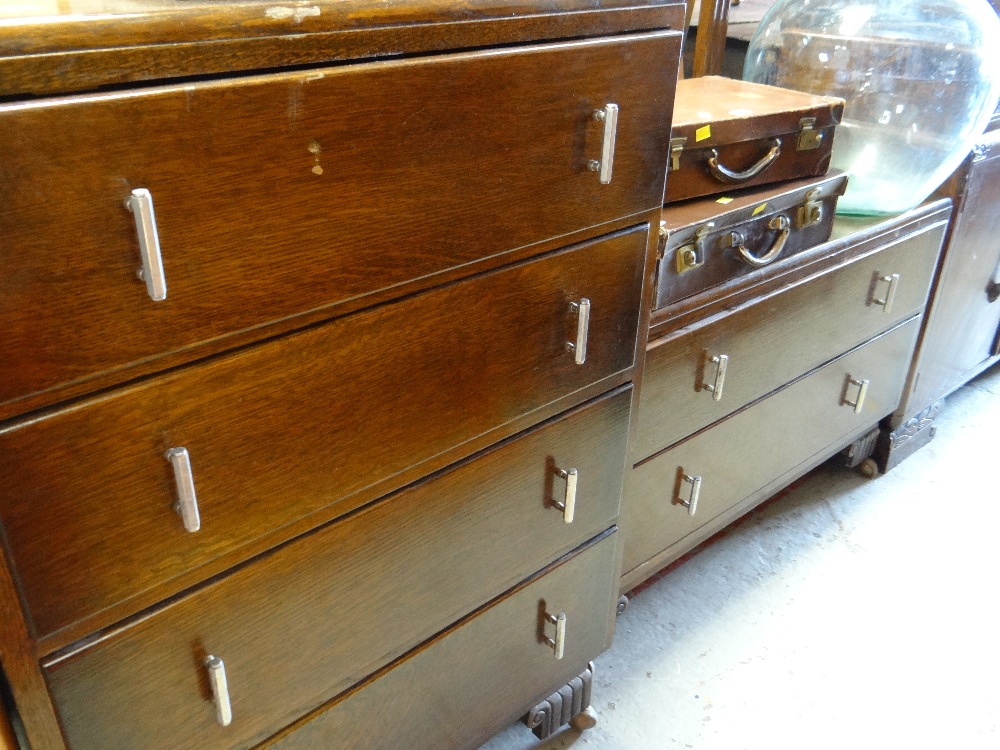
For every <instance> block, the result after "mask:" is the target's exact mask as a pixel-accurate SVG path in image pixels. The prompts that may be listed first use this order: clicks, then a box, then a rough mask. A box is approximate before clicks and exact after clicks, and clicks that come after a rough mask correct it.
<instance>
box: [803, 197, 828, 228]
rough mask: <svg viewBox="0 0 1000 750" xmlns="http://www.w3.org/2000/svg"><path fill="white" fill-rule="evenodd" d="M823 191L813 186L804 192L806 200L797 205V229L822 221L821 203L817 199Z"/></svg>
mask: <svg viewBox="0 0 1000 750" xmlns="http://www.w3.org/2000/svg"><path fill="white" fill-rule="evenodd" d="M822 192H823V191H822V190H820V189H819V188H814V189H813V190H810V191H809V192H808V193H806V200H805V203H803V204H802V205H801V206H799V222H798V223H799V229H805V228H806V227H811V226H813V225H815V224H819V223H820V222H821V221H823V203H822V201H820V200H819V198H820V194H821V193H822Z"/></svg>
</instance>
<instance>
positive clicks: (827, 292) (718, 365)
mask: <svg viewBox="0 0 1000 750" xmlns="http://www.w3.org/2000/svg"><path fill="white" fill-rule="evenodd" d="M945 227H946V224H944V223H943V222H940V223H936V224H933V225H930V226H929V227H926V228H924V229H922V230H920V231H918V232H916V233H913V234H910V235H908V236H906V237H905V238H904V239H902V240H900V241H899V242H895V243H892V244H888V245H884V246H883V247H882V248H881V249H879V250H877V251H876V252H874V253H871V254H868V255H865V256H862V257H861V258H858V259H856V260H854V261H852V262H850V263H847V264H845V265H841V266H836V267H834V268H832V269H830V270H828V271H826V272H824V273H822V274H820V275H818V276H813V277H811V278H809V279H807V280H805V281H804V282H802V283H799V284H796V285H794V286H790V287H786V288H783V289H780V290H779V291H778V292H777V293H774V294H770V295H767V296H764V297H761V298H760V299H755V300H753V302H752V303H750V304H748V305H746V306H744V307H742V308H739V309H737V310H735V311H733V312H732V313H729V314H726V315H725V316H724V317H722V318H721V319H715V320H713V321H711V322H710V323H708V324H706V325H701V326H698V327H696V328H695V329H694V330H689V331H686V332H684V333H683V334H682V335H680V336H671V337H669V338H664V339H661V340H660V341H656V342H653V343H651V344H650V346H649V348H648V349H647V351H646V364H645V368H644V373H643V380H642V390H641V392H640V396H639V411H638V430H637V433H636V442H635V449H634V452H633V456H632V457H633V459H635V460H640V459H642V458H645V457H647V456H650V455H652V454H653V453H655V452H657V451H658V450H661V449H662V448H666V447H667V446H669V445H672V444H673V443H675V442H677V441H678V440H681V439H683V438H685V437H687V436H688V435H690V434H692V433H693V432H696V431H697V430H700V429H701V428H703V427H705V426H707V425H709V424H711V423H712V422H715V421H716V420H718V419H721V418H722V417H724V416H726V415H727V414H731V413H732V412H734V411H736V410H737V409H739V408H740V407H742V406H745V405H746V404H749V403H750V402H751V401H754V400H756V399H758V398H760V397H762V396H765V395H767V394H768V393H770V392H771V391H773V390H775V389H777V388H780V387H781V386H783V385H785V384H786V383H788V382H789V381H791V380H793V379H794V378H797V377H798V376H800V375H802V374H804V373H806V372H808V371H809V370H811V369H813V368H814V367H818V366H819V365H822V364H823V363H825V362H828V361H829V360H831V359H832V358H834V357H836V356H838V355H839V354H842V353H843V352H845V351H846V350H848V349H850V348H852V347H854V346H857V345H858V344H860V343H861V342H863V341H866V340H867V339H869V338H871V337H872V336H874V335H875V334H877V333H879V332H880V331H884V330H886V329H887V328H890V327H891V326H893V325H895V324H896V323H898V322H900V321H902V320H905V319H906V318H908V317H910V316H911V315H913V314H914V313H916V312H918V311H919V310H921V309H922V308H923V305H924V302H925V301H926V299H927V291H928V288H929V287H930V283H931V277H932V276H933V273H934V269H935V267H936V260H937V257H938V253H939V251H940V249H941V240H942V238H943V236H944V230H945Z"/></svg>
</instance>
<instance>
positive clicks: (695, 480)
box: [677, 474, 701, 516]
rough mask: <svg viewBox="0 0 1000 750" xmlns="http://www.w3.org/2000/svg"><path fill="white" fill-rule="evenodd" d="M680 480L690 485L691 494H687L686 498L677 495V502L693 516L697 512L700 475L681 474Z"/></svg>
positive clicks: (699, 494)
mask: <svg viewBox="0 0 1000 750" xmlns="http://www.w3.org/2000/svg"><path fill="white" fill-rule="evenodd" d="M681 481H682V483H685V484H690V485H691V494H690V495H688V499H687V500H684V499H683V498H681V497H680V496H678V497H677V502H679V503H680V504H681V505H683V506H684V507H685V508H687V509H688V515H689V516H693V515H694V514H695V513H697V512H698V498H699V497H700V496H701V477H692V476H688V475H687V474H681Z"/></svg>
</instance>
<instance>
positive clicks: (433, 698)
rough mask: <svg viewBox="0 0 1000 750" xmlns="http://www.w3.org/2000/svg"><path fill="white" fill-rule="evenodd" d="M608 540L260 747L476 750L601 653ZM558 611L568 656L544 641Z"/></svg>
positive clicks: (608, 595) (607, 607)
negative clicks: (550, 619)
mask: <svg viewBox="0 0 1000 750" xmlns="http://www.w3.org/2000/svg"><path fill="white" fill-rule="evenodd" d="M615 542H616V535H615V534H612V533H610V532H609V533H605V534H604V535H602V536H601V537H599V539H598V541H596V542H594V543H591V544H590V545H589V546H588V547H586V548H584V549H583V551H581V552H578V553H575V554H574V555H572V556H570V557H569V558H568V559H566V560H564V561H563V562H562V563H561V564H558V565H556V566H554V567H553V568H552V569H550V570H549V571H548V572H547V573H545V574H544V575H542V576H541V577H540V578H537V579H535V580H534V581H533V582H530V583H528V584H527V585H524V586H522V587H521V588H519V589H517V590H515V591H514V592H513V593H511V594H508V595H507V596H505V597H503V598H501V599H499V600H498V601H496V602H494V603H493V604H491V605H489V606H488V607H486V608H485V609H483V610H482V611H480V612H478V613H476V614H474V615H473V616H471V617H469V618H468V619H467V620H465V621H463V622H462V623H459V624H458V625H457V626H455V627H454V628H452V629H450V630H448V631H446V632H445V633H443V634H442V635H440V636H438V637H437V638H435V639H433V640H432V641H430V642H428V643H426V644H424V645H423V646H422V647H420V648H418V649H416V650H415V651H414V652H412V653H411V654H409V655H407V656H405V657H404V658H403V659H401V660H400V661H399V662H397V663H396V664H394V665H392V666H390V667H389V668H388V669H387V670H385V671H384V672H383V673H381V674H380V675H376V677H375V678H373V679H372V680H370V681H368V682H367V683H365V684H363V685H362V686H360V687H359V688H357V689H355V690H354V691H352V692H350V693H348V694H346V695H344V696H342V697H341V698H339V699H338V700H336V701H334V702H332V703H330V704H328V705H327V706H326V707H324V708H322V709H320V710H319V711H318V712H316V713H315V714H313V716H311V717H309V718H308V719H307V720H305V721H304V722H302V723H300V724H299V725H298V726H296V727H293V728H292V729H291V730H290V731H288V732H286V733H284V734H283V735H281V736H278V737H276V738H274V739H273V740H272V741H271V742H269V743H265V745H264V746H265V747H268V748H271V750H316V748H328V747H370V748H419V747H427V748H431V747H432V748H435V750H447V749H448V748H475V747H479V746H480V745H481V744H482V743H483V742H484V741H485V740H487V739H488V738H489V737H491V736H492V735H494V734H495V733H496V732H497V731H499V730H500V729H502V728H503V727H504V726H506V725H507V724H509V723H510V722H511V721H513V720H514V719H515V718H516V717H517V716H518V715H520V714H521V713H523V712H525V711H527V710H528V709H529V708H531V706H532V705H534V704H535V703H537V702H538V701H541V700H543V699H544V698H545V697H546V696H547V695H549V694H550V693H551V692H553V691H554V690H556V689H558V688H559V687H560V686H561V685H563V684H565V683H566V682H568V681H569V680H571V679H572V678H573V677H575V676H576V675H577V674H579V673H580V672H581V671H583V669H584V667H585V666H586V664H587V662H588V661H589V660H590V659H592V658H593V657H594V656H596V655H597V654H598V653H600V652H601V651H603V650H604V649H605V648H606V647H607V645H608V643H609V642H610V638H611V626H612V622H613V619H614V615H613V612H614V603H615V601H616V599H617V585H618V581H617V580H616V578H615V575H614V573H615ZM560 613H565V615H566V636H565V652H564V654H563V658H562V659H557V658H556V656H555V653H554V651H553V649H552V647H551V646H549V645H548V644H547V643H546V642H545V639H546V638H552V637H553V636H554V626H553V625H552V624H550V623H549V622H547V621H546V614H552V615H558V614H560Z"/></svg>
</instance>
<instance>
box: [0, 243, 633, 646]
mask: <svg viewBox="0 0 1000 750" xmlns="http://www.w3.org/2000/svg"><path fill="white" fill-rule="evenodd" d="M647 236H648V227H647V226H640V227H636V228H634V229H632V230H630V231H628V232H625V233H622V234H619V235H614V236H612V237H610V238H606V239H603V240H601V241H597V242H593V243H589V244H586V245H583V246H579V247H577V248H575V249H571V250H568V251H564V252H560V253H557V254H554V255H550V256H547V257H545V258H543V259H540V260H537V261H533V262H529V263H522V264H518V265H515V266H512V267H509V268H506V269H503V270H500V271H496V272H493V273H489V274H484V275H482V276H477V277H474V278H472V279H469V280H466V281H463V282H459V283H456V284H452V285H450V286H446V287H443V288H439V289H436V290H433V291H431V292H427V293H424V294H421V295H415V296H413V297H410V298H408V299H406V300H403V301H400V302H398V303H394V304H392V305H385V306H383V307H380V308H375V309H373V310H369V311H366V312H362V313H359V314H357V315H354V316H349V317H346V318H340V319H337V320H336V321H333V322H332V323H329V324H327V325H324V326H320V327H317V328H314V329H311V330H309V331H305V332H302V333H300V334H296V335H294V336H291V337H286V338H282V339H279V340H276V341H274V342H271V343H268V344H265V345H262V346H259V347H255V348H252V349H248V350H246V351H243V352H240V353H238V354H235V355H232V356H229V357H226V358H221V359H218V360H215V361H213V362H210V363H206V364H203V365H198V366H195V367H192V368H187V369H184V370H181V371H177V372H175V373H173V374H170V375H167V376H165V377H162V378H159V379H157V380H155V381H150V382H148V383H145V384H143V385H140V386H136V387H133V388H131V389H127V390H125V391H121V392H118V393H115V394H113V395H110V396H107V397H102V398H98V399H94V400H92V401H90V402H87V403H86V404H82V405H80V406H77V407H74V408H71V409H67V410H64V411H61V412H56V413H54V414H52V415H51V416H48V417H46V418H44V419H40V420H37V421H32V422H28V423H26V424H22V425H17V426H14V427H11V428H9V429H7V430H5V431H2V432H0V498H2V501H0V518H2V521H3V524H4V529H5V531H6V534H7V542H8V544H9V547H10V549H11V553H12V557H13V560H14V564H15V565H16V567H17V570H18V576H19V579H20V581H21V584H22V586H23V589H24V594H25V597H26V600H27V602H28V606H29V610H30V614H31V617H32V618H33V622H34V625H35V627H36V629H37V632H38V633H39V634H50V633H53V632H54V631H56V630H58V629H59V628H62V627H65V626H67V625H69V624H71V623H73V622H74V621H75V620H78V619H79V618H82V617H85V616H87V615H95V618H94V619H93V621H92V622H90V624H89V626H88V627H89V628H90V629H91V630H93V629H94V628H95V627H97V626H99V625H102V624H105V625H106V624H108V623H109V622H110V621H111V620H110V619H109V618H111V617H120V616H122V614H125V613H128V612H129V611H136V610H137V609H138V608H141V607H142V606H147V605H149V604H152V603H153V602H154V601H157V600H159V599H160V598H162V597H163V596H165V595H166V594H169V593H172V592H174V591H176V590H178V586H181V583H180V582H179V581H176V580H175V579H177V578H178V577H179V576H183V575H184V574H185V573H190V571H192V570H194V569H196V568H199V567H200V566H204V565H206V564H207V563H210V562H212V561H215V560H217V559H218V558H220V557H222V556H223V555H225V554H227V553H232V554H234V555H237V557H240V556H243V555H245V553H243V552H240V550H241V549H242V548H243V547H245V546H247V545H251V546H253V544H256V543H257V542H258V541H259V540H263V539H265V538H267V537H268V536H269V535H272V536H271V539H272V540H273V539H278V538H280V537H281V535H282V534H283V533H287V532H286V531H284V527H287V526H288V525H289V524H291V523H293V522H294V521H296V519H301V518H304V517H306V516H309V515H310V514H317V515H316V516H315V518H316V519H317V520H315V521H314V522H313V523H312V524H311V525H315V524H317V523H319V522H320V521H323V520H326V519H327V518H331V517H333V516H334V515H337V514H339V513H343V512H346V511H347V510H350V509H351V508H354V507H357V506H358V505H359V504H360V503H362V502H364V501H367V500H370V499H373V498H374V497H377V496H379V495H381V494H384V493H385V492H388V491H390V490H393V489H396V488H398V487H400V486H402V485H403V484H405V483H407V482H409V481H412V480H413V479H415V478H417V477H415V476H412V475H410V476H408V475H407V474H406V472H407V471H408V470H410V469H411V468H412V467H421V466H422V467H423V468H422V469H421V475H423V474H426V473H427V472H429V471H431V470H434V469H438V468H441V466H443V464H442V463H441V462H440V460H441V457H442V456H443V454H444V453H445V452H446V451H449V450H451V449H454V448H456V447H460V446H467V448H466V451H467V452H466V453H465V454H464V455H468V454H469V453H471V452H472V451H473V450H475V449H476V448H477V447H482V446H481V445H480V446H474V444H473V443H472V442H471V441H472V440H473V439H474V438H477V437H478V436H481V435H484V434H487V433H491V434H492V435H493V440H494V441H495V440H498V439H501V438H503V437H506V436H507V435H510V434H512V432H514V431H515V429H516V425H515V420H516V419H518V418H519V417H521V416H522V415H525V414H530V413H531V412H533V411H535V410H542V408H543V407H545V406H546V405H547V404H549V403H550V402H554V401H556V400H558V399H560V398H563V397H566V396H568V395H571V394H574V393H580V394H583V392H584V391H583V389H585V388H586V387H588V386H590V385H592V384H595V383H601V382H606V379H608V378H611V377H612V376H615V375H616V374H619V373H623V372H624V373H627V372H628V370H629V368H631V367H632V365H633V361H634V347H635V341H636V335H637V323H638V316H639V297H640V292H641V288H642V282H643V271H644V258H645V255H646V248H647ZM583 297H587V298H589V299H590V300H591V302H592V305H593V308H592V309H593V312H592V315H591V320H590V337H589V345H588V351H587V358H586V363H585V364H583V365H577V364H575V363H574V357H573V355H572V353H569V352H567V350H566V346H565V345H566V342H567V341H569V340H572V339H573V338H574V337H575V332H576V325H577V316H576V314H575V313H573V312H572V311H571V310H570V303H571V302H572V301H574V300H578V299H580V298H583ZM607 387H610V386H607ZM585 397H586V396H585V395H581V396H579V397H578V398H579V400H583V398H585ZM577 403H579V401H577ZM545 416H548V415H546V414H544V412H541V411H540V413H539V416H538V417H537V419H542V418H544V417H545ZM491 442H492V441H491ZM179 446H183V447H185V448H187V449H188V451H189V453H190V456H191V462H192V465H193V470H194V479H195V485H196V487H197V494H198V500H199V504H200V506H201V520H202V528H201V530H200V531H198V532H197V533H188V532H186V531H185V530H184V527H183V525H182V524H181V520H180V517H179V516H178V515H177V514H176V513H175V512H174V511H173V510H172V506H173V503H174V499H175V496H176V489H175V485H174V479H173V474H172V470H171V467H170V464H169V462H168V461H167V460H166V459H165V458H164V454H165V451H167V450H168V449H170V448H172V447H179ZM459 457H461V456H454V458H459ZM454 458H452V460H454ZM274 535H277V536H276V537H275V536H274ZM235 561H237V560H235V559H232V558H230V559H229V562H230V563H232V562H235ZM209 570H211V568H209ZM207 573H208V571H206V572H205V573H204V574H207ZM204 574H199V577H200V576H201V575H204ZM191 582H192V581H191V580H190V578H188V579H187V580H186V584H187V585H190V583H191ZM154 589H155V590H154ZM127 599H134V601H131V602H130V603H129V604H128V605H127V606H126V608H125V610H122V609H119V610H118V611H116V613H114V614H111V613H107V612H102V610H104V609H105V608H107V607H110V606H111V605H113V604H115V603H116V602H121V601H123V600H127Z"/></svg>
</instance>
